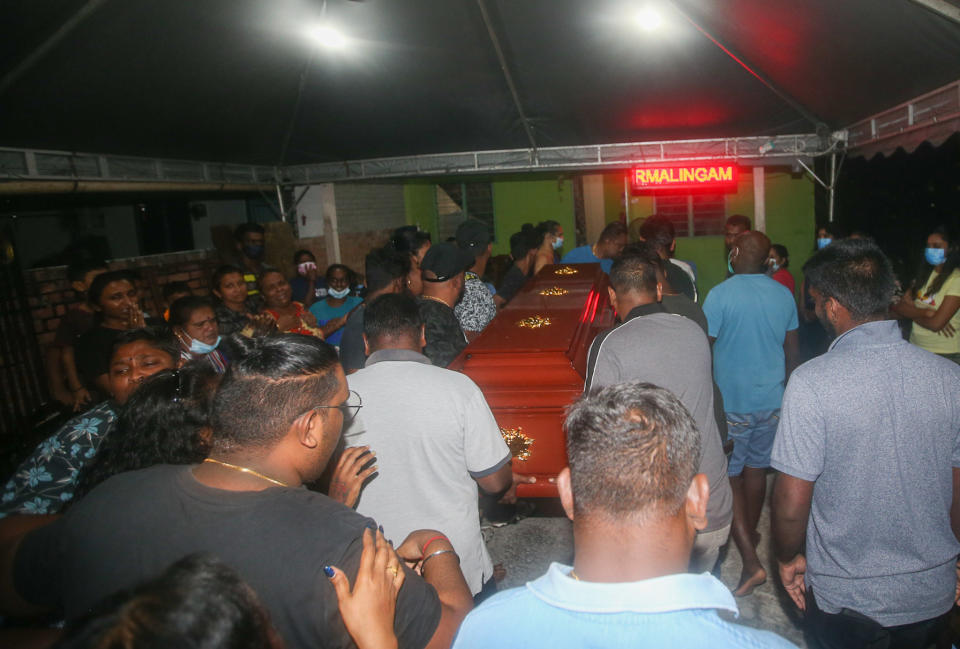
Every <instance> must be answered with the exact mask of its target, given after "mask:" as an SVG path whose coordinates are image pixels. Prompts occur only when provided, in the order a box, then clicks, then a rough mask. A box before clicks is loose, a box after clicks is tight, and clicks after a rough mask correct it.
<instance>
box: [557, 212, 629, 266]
mask: <svg viewBox="0 0 960 649" xmlns="http://www.w3.org/2000/svg"><path fill="white" fill-rule="evenodd" d="M626 245H627V226H625V225H624V224H623V223H620V221H614V222H613V223H608V224H607V227H605V228H604V229H603V231H602V232H601V233H600V239H599V240H598V241H597V242H596V243H595V244H594V245H592V246H589V245H587V246H580V247H579V248H574V249H573V250H571V251H570V252H568V253H567V254H565V255H564V256H563V259H561V260H560V263H561V264H597V263H599V264H600V267H601V268H603V272H605V273H607V274H608V275H609V274H610V268H611V267H612V266H613V259H614V257H619V256H620V253H621V252H622V251H623V247H624V246H626Z"/></svg>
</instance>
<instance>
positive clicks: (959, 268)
mask: <svg viewBox="0 0 960 649" xmlns="http://www.w3.org/2000/svg"><path fill="white" fill-rule="evenodd" d="M923 252H924V254H923V257H924V264H923V265H922V267H921V269H920V272H919V273H918V274H917V276H916V279H915V280H914V283H913V286H912V287H911V288H910V290H909V291H906V292H905V293H904V295H903V297H902V298H901V299H900V301H899V302H898V303H897V304H896V305H895V306H894V308H893V310H894V311H895V312H896V313H897V314H898V315H900V316H902V317H904V318H909V319H910V320H912V321H913V330H912V331H911V333H910V342H911V343H913V344H914V345H917V346H918V347H922V348H923V349H926V350H927V351H930V352H933V353H934V354H939V355H940V356H944V357H945V358H949V359H950V360H952V361H953V362H954V363H958V364H960V335H958V330H960V241H958V240H957V238H956V236H955V235H953V234H952V233H949V232H948V230H947V228H946V227H945V226H940V227H938V228H936V229H935V230H934V231H933V232H931V233H930V236H928V237H927V246H926V248H925V249H924V251H923ZM931 267H932V268H931Z"/></svg>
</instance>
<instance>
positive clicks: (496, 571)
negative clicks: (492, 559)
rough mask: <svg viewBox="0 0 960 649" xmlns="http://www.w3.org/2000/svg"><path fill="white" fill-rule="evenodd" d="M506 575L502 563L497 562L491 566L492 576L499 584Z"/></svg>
mask: <svg viewBox="0 0 960 649" xmlns="http://www.w3.org/2000/svg"><path fill="white" fill-rule="evenodd" d="M506 576H507V569H506V568H505V567H504V566H503V564H502V563H498V564H497V565H495V566H494V567H493V578H494V580H495V581H496V582H497V583H498V584H499V583H500V582H501V581H503V580H504V578H505V577H506Z"/></svg>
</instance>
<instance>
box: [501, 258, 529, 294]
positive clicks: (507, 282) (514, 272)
mask: <svg viewBox="0 0 960 649" xmlns="http://www.w3.org/2000/svg"><path fill="white" fill-rule="evenodd" d="M528 279H529V277H527V274H526V273H524V272H523V271H522V270H520V269H519V268H518V267H517V265H516V264H514V265H513V266H511V267H510V270H508V271H507V274H506V275H504V276H503V280H502V281H501V282H500V288H498V289H497V295H499V296H500V297H502V298H503V299H504V300H505V301H507V302H509V301H510V300H512V299H513V296H514V295H516V294H517V291H519V290H520V289H521V288H523V285H524V284H526V283H527V280H528Z"/></svg>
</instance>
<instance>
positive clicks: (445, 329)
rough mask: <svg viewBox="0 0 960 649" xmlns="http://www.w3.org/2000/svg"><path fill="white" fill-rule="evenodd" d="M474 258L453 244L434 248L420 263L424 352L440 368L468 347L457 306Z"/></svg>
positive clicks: (419, 300) (440, 244) (420, 298)
mask: <svg viewBox="0 0 960 649" xmlns="http://www.w3.org/2000/svg"><path fill="white" fill-rule="evenodd" d="M473 261H474V259H473V255H472V254H470V253H469V252H467V251H466V250H461V249H460V248H458V247H457V246H455V245H454V244H452V243H438V244H437V245H435V246H431V247H430V250H428V251H427V254H425V255H424V256H423V261H422V262H420V273H421V276H422V278H423V295H421V296H420V297H419V298H417V302H418V305H419V307H420V317H421V318H423V325H424V336H425V337H426V340H427V346H426V347H424V348H423V353H424V355H426V357H427V358H429V359H430V362H432V363H433V364H434V365H436V366H437V367H446V366H447V365H449V364H450V361H452V360H453V359H454V358H456V357H457V354H459V353H460V352H461V351H463V348H464V347H466V346H467V338H466V336H464V334H463V329H462V328H461V327H460V322H459V321H458V320H457V315H456V313H454V310H453V309H454V307H455V306H456V305H457V302H459V301H460V296H461V295H462V294H463V282H464V272H465V271H466V270H467V269H468V268H470V266H472V265H473Z"/></svg>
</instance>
